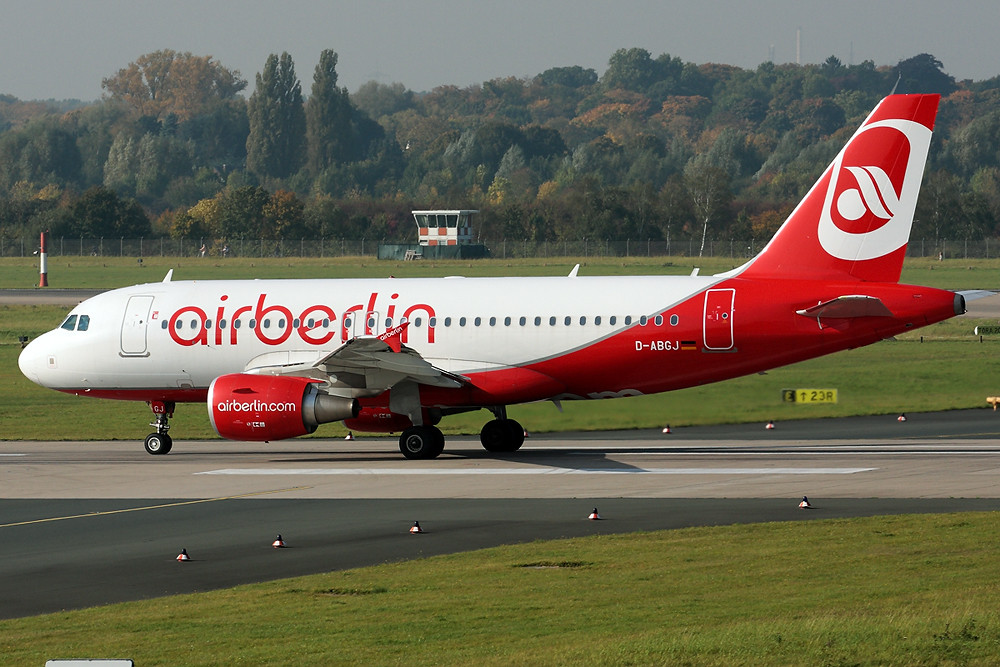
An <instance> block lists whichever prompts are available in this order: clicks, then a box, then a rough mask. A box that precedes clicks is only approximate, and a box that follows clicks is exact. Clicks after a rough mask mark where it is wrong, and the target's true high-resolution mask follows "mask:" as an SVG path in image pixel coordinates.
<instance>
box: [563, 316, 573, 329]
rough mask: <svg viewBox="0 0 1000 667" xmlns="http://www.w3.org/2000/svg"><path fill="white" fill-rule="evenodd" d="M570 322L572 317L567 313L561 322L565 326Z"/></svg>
mask: <svg viewBox="0 0 1000 667" xmlns="http://www.w3.org/2000/svg"><path fill="white" fill-rule="evenodd" d="M572 322H573V318H572V317H570V316H569V315H567V316H566V318H565V319H563V324H565V325H566V326H569V325H570V324H571V323H572Z"/></svg>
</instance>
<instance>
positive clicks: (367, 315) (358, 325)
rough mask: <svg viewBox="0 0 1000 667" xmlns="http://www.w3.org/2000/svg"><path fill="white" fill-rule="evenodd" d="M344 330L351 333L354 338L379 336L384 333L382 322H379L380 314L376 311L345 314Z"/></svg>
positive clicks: (357, 311)
mask: <svg viewBox="0 0 1000 667" xmlns="http://www.w3.org/2000/svg"><path fill="white" fill-rule="evenodd" d="M343 321H344V323H345V324H344V328H345V329H347V330H348V331H350V332H351V337H352V338H361V337H362V336H378V335H379V334H381V333H382V330H383V326H382V324H383V323H382V322H380V321H379V314H378V313H377V312H375V311H373V310H372V311H368V312H363V311H360V310H356V311H353V312H351V311H349V312H346V313H344V319H343Z"/></svg>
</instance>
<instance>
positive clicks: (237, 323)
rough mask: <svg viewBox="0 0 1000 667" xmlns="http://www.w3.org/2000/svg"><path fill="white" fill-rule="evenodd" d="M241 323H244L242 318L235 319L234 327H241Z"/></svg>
mask: <svg viewBox="0 0 1000 667" xmlns="http://www.w3.org/2000/svg"><path fill="white" fill-rule="evenodd" d="M241 324H243V321H242V320H233V328H234V329H239V328H240V325H241Z"/></svg>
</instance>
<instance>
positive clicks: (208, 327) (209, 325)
mask: <svg viewBox="0 0 1000 667" xmlns="http://www.w3.org/2000/svg"><path fill="white" fill-rule="evenodd" d="M205 328H206V329H211V328H212V320H205Z"/></svg>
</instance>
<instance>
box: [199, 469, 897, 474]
mask: <svg viewBox="0 0 1000 667" xmlns="http://www.w3.org/2000/svg"><path fill="white" fill-rule="evenodd" d="M877 469H878V468H553V467H538V468H468V469H463V468H223V469H220V470H206V471H204V472H198V473H195V474H196V475H854V474H857V473H860V472H871V471H872V470H877Z"/></svg>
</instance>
